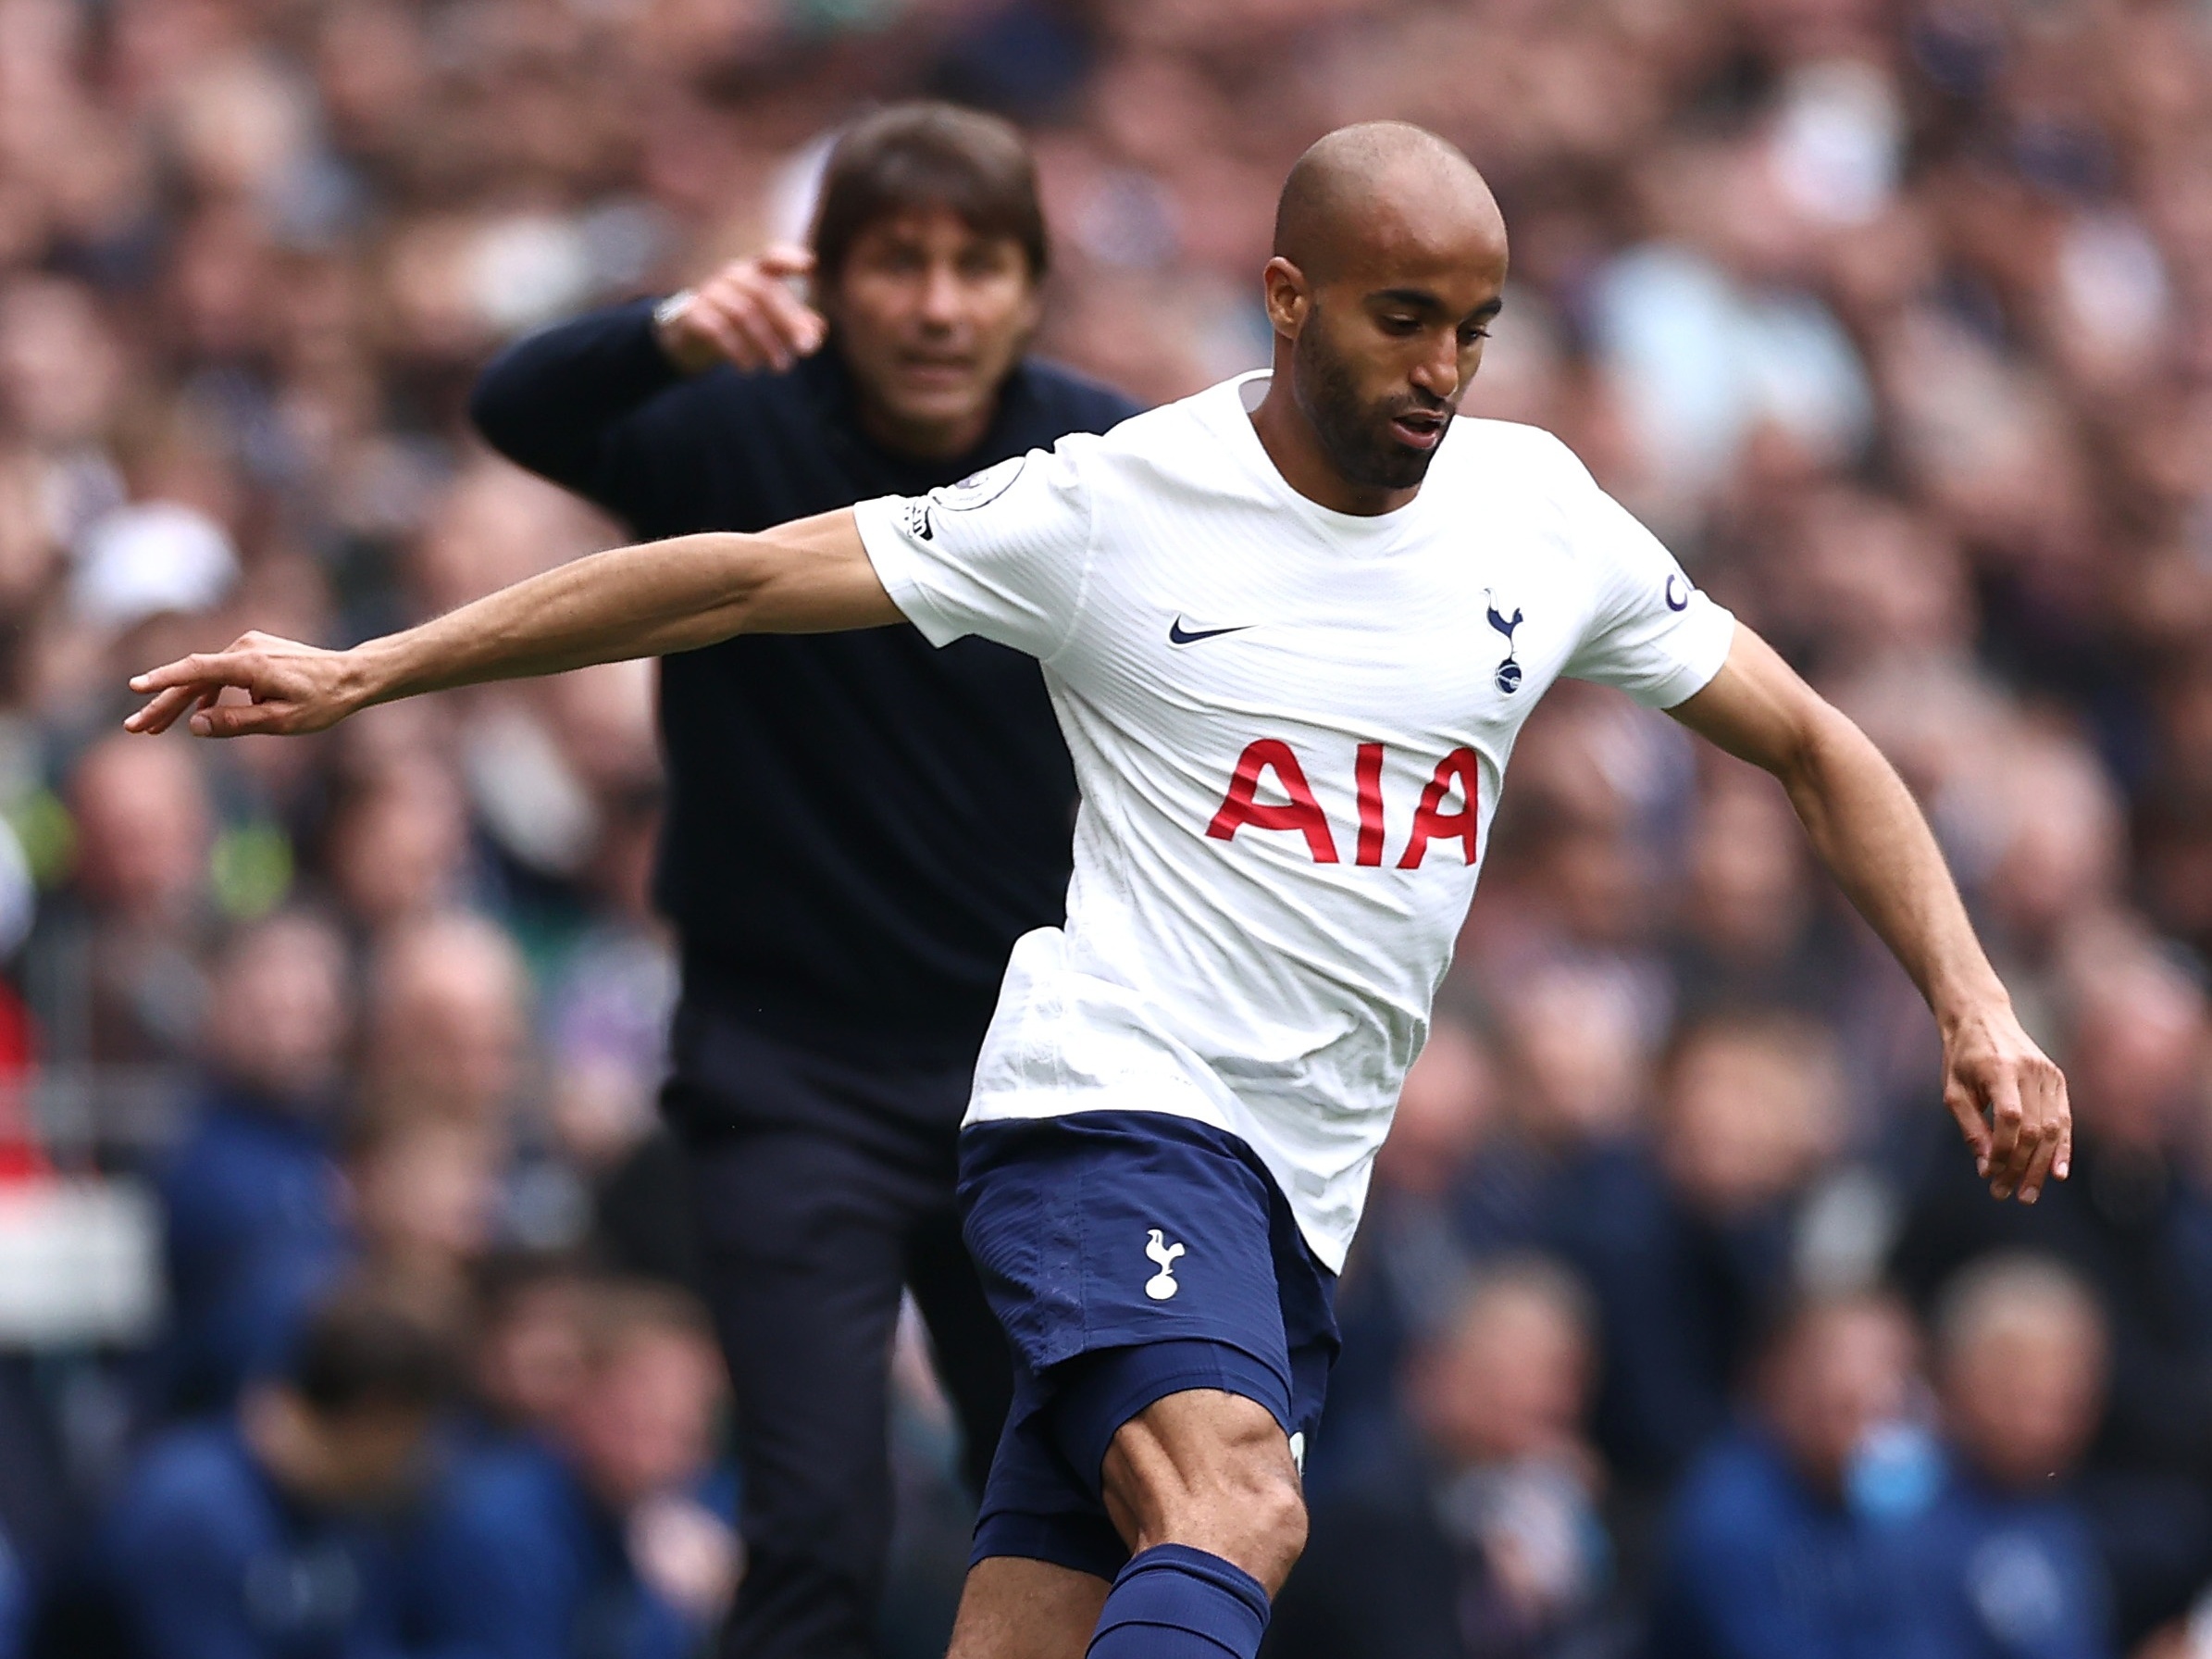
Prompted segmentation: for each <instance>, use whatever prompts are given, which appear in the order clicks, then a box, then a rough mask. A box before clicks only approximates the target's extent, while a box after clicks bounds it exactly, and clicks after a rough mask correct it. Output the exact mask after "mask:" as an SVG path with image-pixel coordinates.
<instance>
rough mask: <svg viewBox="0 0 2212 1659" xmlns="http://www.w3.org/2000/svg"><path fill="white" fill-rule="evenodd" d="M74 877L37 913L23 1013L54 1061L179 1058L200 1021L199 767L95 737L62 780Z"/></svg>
mask: <svg viewBox="0 0 2212 1659" xmlns="http://www.w3.org/2000/svg"><path fill="white" fill-rule="evenodd" d="M69 810H70V817H71V819H72V821H73V824H74V829H75V842H76V845H75V860H76V873H75V877H74V879H73V880H72V882H71V885H70V892H69V896H68V900H67V901H65V902H62V903H57V904H52V905H50V906H48V907H47V908H46V909H45V911H44V912H43V914H42V916H41V917H40V920H39V923H38V928H37V932H36V934H35V936H34V937H33V939H32V941H31V946H30V949H31V969H32V972H31V985H30V990H31V999H32V1010H33V1013H34V1015H35V1016H36V1017H37V1018H38V1020H39V1023H40V1026H41V1029H43V1032H44V1034H45V1039H44V1040H45V1044H46V1048H47V1052H48V1053H49V1054H50V1055H51V1056H52V1057H53V1058H54V1059H55V1060H56V1061H64V1060H68V1061H76V1062H79V1063H85V1062H92V1063H97V1064H102V1065H110V1066H149V1065H158V1064H177V1063H180V1062H183V1061H185V1060H187V1059H189V1058H190V1057H191V1056H192V1055H193V1054H194V1052H195V1051H196V1049H197V1047H198V1044H199V1030H200V1026H201V1022H202V1021H203V1020H204V1019H205V1017H206V1015H207V1008H208V1004H207V985H206V981H205V975H204V973H203V971H202V962H203V959H204V953H205V949H206V946H207V943H208V939H209V932H210V929H212V927H213V924H214V915H213V910H212V906H211V904H210V902H209V895H208V892H207V853H208V842H209V837H210V835H211V833H212V826H211V824H210V822H209V809H208V803H207V791H206V786H205V783H204V782H203V781H202V779H201V776H200V769H199V762H198V761H197V760H196V759H195V758H194V757H193V756H192V755H187V754H185V753H184V752H183V751H182V750H180V749H177V748H173V747H171V746H169V745H168V744H153V743H143V744H135V745H134V744H127V743H124V742H119V741H118V740H117V739H115V738H112V737H110V738H104V739H102V740H101V741H100V742H98V743H96V744H94V745H93V747H92V748H91V749H90V750H88V751H87V752H86V753H85V755H84V756H83V758H82V759H81V760H80V761H79V762H78V763H77V767H76V769H75V771H74V773H73V774H72V775H71V778H70V780H69Z"/></svg>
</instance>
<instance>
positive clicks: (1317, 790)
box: [854, 373, 1734, 1268]
mask: <svg viewBox="0 0 2212 1659" xmlns="http://www.w3.org/2000/svg"><path fill="white" fill-rule="evenodd" d="M1266 389H1267V376H1266V375H1265V374H1263V373H1262V374H1259V375H1250V376H1246V377H1243V378H1241V379H1239V380H1232V381H1229V382H1226V383H1224V384H1223V385H1219V386H1215V387H1213V388H1212V389H1211V390H1209V391H1206V392H1202V393H1199V394H1198V395H1197V396H1195V397H1191V398H1187V399H1186V400H1184V401H1183V402H1181V403H1178V404H1173V405H1169V406H1167V407H1165V408H1162V409H1156V410H1153V411H1152V412H1151V413H1149V414H1146V415H1140V416H1137V418H1134V419H1131V420H1127V421H1125V422H1124V423H1123V424H1122V425H1120V426H1118V427H1116V428H1115V429H1114V430H1112V431H1111V432H1109V433H1107V434H1105V435H1104V436H1103V437H1099V436H1092V435H1089V434H1083V435H1077V436H1071V437H1068V438H1064V439H1063V440H1061V442H1060V443H1059V444H1058V445H1057V446H1055V448H1054V449H1053V450H1052V451H1051V452H1050V453H1049V454H1048V453H1046V452H1044V451H1042V450H1038V451H1032V452H1031V453H1030V454H1029V455H1026V456H1023V457H1020V458H1017V459H1014V460H1010V461H1007V462H1004V463H1001V464H1000V466H998V467H994V468H990V469H988V471H985V472H983V473H979V474H978V475H976V477H975V478H973V479H970V480H966V481H964V482H963V483H960V484H957V485H954V486H952V487H951V488H950V489H945V490H939V491H937V492H935V493H932V494H930V495H927V496H921V497H914V498H912V499H902V498H898V497H889V498H886V499H883V500H878V501H871V502H864V503H862V504H861V505H859V506H858V507H856V508H855V509H854V512H855V514H856V516H857V518H858V519H859V523H860V532H861V537H862V539H863V541H864V543H865V544H866V546H867V550H868V556H869V558H870V559H871V560H872V561H873V562H874V565H875V568H876V574H877V575H878V576H879V577H880V578H881V579H882V580H883V584H884V586H885V588H886V589H888V590H889V592H890V595H891V598H892V600H893V601H894V602H895V603H896V604H897V605H898V606H899V608H900V609H901V611H903V612H904V613H905V614H906V615H907V616H908V617H911V618H912V619H913V622H914V624H915V626H917V627H918V628H920V629H921V630H922V631H923V633H924V634H926V636H928V638H930V639H931V640H932V641H935V642H937V643H938V644H943V643H946V642H949V641H951V640H955V639H958V638H960V637H962V636H963V635H965V634H979V635H981V636H983V637H984V638H986V639H990V640H996V641H999V642H1000V643H1002V644H1006V645H1011V646H1013V647H1014V648H1015V649H1016V650H1019V651H1024V652H1026V653H1028V654H1029V655H1032V656H1034V657H1036V658H1037V659H1038V662H1040V663H1041V664H1042V665H1043V667H1044V674H1045V683H1046V685H1047V687H1048V688H1049V690H1050V693H1051V697H1052V704H1053V707H1054V709H1055V710H1056V712H1057V713H1058V715H1059V718H1060V725H1061V730H1063V732H1064V733H1065V734H1066V737H1067V743H1068V748H1069V751H1070V752H1071V754H1072V755H1074V757H1075V776H1076V779H1077V781H1078V783H1079V784H1080V786H1081V789H1082V794H1083V802H1082V807H1081V810H1080V812H1079V814H1078V816H1077V818H1076V822H1075V876H1074V879H1073V881H1072V882H1071V884H1070V887H1069V890H1068V909H1067V924H1066V926H1065V928H1064V929H1061V928H1046V929H1038V931H1036V932H1033V933H1030V934H1028V935H1026V936H1025V937H1024V938H1023V939H1022V940H1020V941H1019V942H1017V943H1016V944H1015V946H1014V949H1013V959H1012V960H1011V962H1010V963H1009V964H1008V967H1007V971H1006V979H1005V983H1004V985H1003V987H1002V989H1001V990H1000V997H999V1006H998V1012H997V1015H996V1016H995V1017H994V1018H993V1020H992V1022H991V1027H990V1031H989V1034H988V1037H987V1038H986V1039H985V1041H984V1047H983V1053H982V1056H981V1058H980V1060H979V1062H978V1064H977V1067H976V1086H975V1096H974V1100H973V1103H972V1104H971V1105H970V1107H969V1112H968V1121H969V1122H971V1123H975V1122H980V1121H984V1120H988V1119H994V1118H1008V1117H1045V1116H1059V1115H1062V1114H1064V1113H1069V1112H1082V1111H1092V1110H1100V1109H1107V1108H1125V1109H1126V1108H1135V1109H1141V1110H1149V1111H1159V1112H1174V1113H1179V1114H1181V1115H1183V1116H1187V1117H1194V1118H1197V1119H1199V1120H1200V1121H1201V1122H1204V1123H1209V1124H1212V1125H1214V1126H1215V1127H1217V1128H1220V1129H1226V1130H1228V1131H1230V1132H1232V1133H1234V1134H1236V1135H1238V1136H1240V1137H1242V1138H1243V1139H1244V1140H1245V1141H1246V1142H1248V1143H1249V1145H1250V1146H1251V1148H1252V1149H1253V1151H1254V1152H1256V1153H1257V1154H1259V1155H1260V1157H1261V1160H1262V1161H1263V1162H1264V1163H1265V1164H1266V1166H1267V1167H1268V1169H1269V1170H1270V1171H1271V1172H1272V1173H1273V1174H1274V1178H1275V1179H1276V1181H1277V1183H1278V1184H1280V1186H1281V1187H1282V1189H1283V1191H1284V1192H1285V1194H1286V1196H1287V1197H1288V1199H1289V1201H1290V1204H1291V1206H1292V1209H1293V1211H1294V1212H1295V1213H1296V1215H1297V1216H1298V1219H1299V1226H1300V1227H1301V1229H1303V1230H1304V1232H1305V1235H1306V1239H1307V1241H1308V1242H1309V1243H1310V1244H1311V1246H1312V1248H1313V1251H1314V1253H1315V1254H1317V1255H1318V1256H1319V1257H1320V1258H1321V1260H1322V1261H1323V1262H1324V1263H1326V1264H1327V1265H1328V1266H1330V1267H1332V1268H1340V1267H1341V1266H1342V1265H1343V1262H1344V1254H1345V1251H1346V1248H1347V1247H1348V1245H1349V1244H1350V1242H1351V1236H1352V1231H1353V1229H1354V1228H1355V1227H1356V1226H1357V1225H1358V1222H1359V1217H1360V1211H1361V1204H1363V1203H1364V1201H1365V1198H1366V1193H1367V1181H1368V1174H1369V1170H1370V1167H1371V1166H1372V1165H1373V1159H1374V1154H1375V1149H1376V1148H1377V1147H1379V1146H1380V1145H1381V1144H1382V1141H1383V1137H1384V1134H1385V1133H1386V1131H1387V1129H1389V1127H1390V1116H1391V1113H1392V1112H1393V1111H1394V1110H1395V1108H1396V1105H1397V1102H1398V1089H1399V1086H1400V1084H1401V1083H1402V1082H1403V1081H1404V1079H1405V1074H1406V1068H1407V1066H1410V1064H1411V1063H1412V1060H1413V1056H1414V1055H1415V1054H1418V1053H1419V1052H1420V1049H1421V1045H1422V1042H1423V1038H1424V1037H1425V1036H1426V1034H1427V1030H1428V1021H1429V1008H1430V1004H1431V1001H1432V1000H1433V998H1434V997H1435V992H1436V987H1437V985H1438V984H1439V983H1440V982H1441V980H1442V979H1443V978H1444V973H1445V969H1446V968H1447V967H1448V966H1449V964H1450V961H1451V950H1452V943H1453V941H1454V940H1455V938H1456V937H1457V936H1458V933H1459V930H1460V924H1461V922H1462V921H1463V920H1464V918H1465V917H1466V913H1467V904H1468V901H1469V900H1470V899H1471V898H1472V897H1473V893H1474V880H1475V873H1476V870H1477V869H1478V867H1480V865H1481V862H1482V854H1483V849H1484V846H1485V842H1486V840H1487V838H1488V835H1489V832H1490V825H1491V822H1492V820H1493V818H1494V817H1495V815H1496V812H1497V795H1498V787H1499V784H1500V783H1501V781H1502V780H1503V779H1504V776H1505V768H1506V761H1507V759H1508V757H1509V756H1510V755H1511V754H1512V751H1513V739H1514V736H1515V734H1516V733H1518V732H1519V731H1520V730H1521V724H1522V721H1523V720H1525V719H1526V718H1527V717H1528V713H1529V710H1530V709H1531V708H1533V707H1534V706H1535V703H1536V700H1537V699H1538V698H1539V697H1541V696H1542V695H1543V694H1544V692H1545V689H1546V688H1547V687H1548V686H1549V685H1550V684H1551V682H1552V681H1553V680H1556V679H1557V678H1558V677H1559V676H1560V675H1562V674H1569V675H1573V676H1575V677H1577V678H1580V679H1584V680H1600V681H1603V682H1604V683H1606V684H1608V685H1615V686H1619V687H1621V688H1622V690H1624V691H1626V692H1629V693H1630V694H1631V695H1633V696H1634V697H1636V698H1637V699H1639V700H1640V701H1642V702H1645V703H1647V704H1651V705H1657V706H1659V707H1667V706H1671V705H1673V704H1676V703H1679V702H1681V701H1682V700H1683V699H1684V698H1685V697H1687V696H1689V695H1690V694H1691V693H1692V692H1696V691H1697V690H1699V689H1700V688H1701V687H1703V686H1704V685H1705V684H1706V682H1707V681H1708V680H1710V679H1711V678H1712V677H1713V675H1714V674H1716V673H1717V672H1719V670H1720V667H1721V662H1722V660H1723V659H1724V658H1725V657H1726V656H1727V655H1728V649H1729V644H1730V642H1731V640H1732V638H1733V637H1734V620H1733V618H1732V617H1730V616H1729V614H1728V613H1727V612H1726V611H1724V610H1722V609H1721V607H1719V606H1718V605H1714V604H1713V603H1712V602H1711V601H1710V600H1709V599H1708V598H1707V597H1706V596H1705V595H1704V594H1703V593H1701V592H1697V591H1696V589H1695V588H1693V587H1692V586H1691V584H1690V582H1689V580H1688V579H1687V578H1686V577H1684V575H1683V573H1682V570H1681V568H1680V567H1679V566H1678V565H1676V564H1675V562H1674V560H1673V559H1672V558H1671V556H1670V555H1668V553H1667V552H1666V550H1665V549H1664V548H1663V547H1661V546H1660V545H1659V543H1658V542H1657V541H1656V540H1654V539H1653V537H1652V536H1651V535H1650V533H1649V532H1648V531H1647V530H1645V529H1644V528H1643V527H1642V526H1641V525H1639V524H1638V523H1637V522H1636V521H1635V520H1634V518H1631V517H1630V516H1629V515H1628V513H1627V512H1626V511H1624V510H1623V509H1622V507H1621V506H1620V505H1618V504H1617V503H1615V502H1614V501H1613V500H1612V499H1611V498H1610V497H1609V496H1608V495H1606V494H1605V493H1604V492H1602V491H1601V490H1599V489H1598V487H1597V483H1596V482H1595V481H1594V480H1592V479H1591V477H1590V475H1589V473H1588V472H1587V471H1586V470H1584V468H1583V466H1582V464H1581V463H1580V462H1579V461H1577V460H1576V459H1575V457H1574V455H1572V453H1571V452H1570V451H1569V450H1568V449H1567V447H1566V446H1565V445H1564V444H1562V443H1560V441H1559V440H1558V439H1556V438H1554V437H1552V436H1550V435H1549V434H1548V433H1547V432H1543V431H1539V430H1536V429H1535V428H1533V427H1525V426H1515V425H1511V424H1509V423H1506V422H1502V421H1490V420H1472V419H1462V420H1459V421H1455V422H1454V423H1453V424H1452V427H1451V429H1450V431H1449V432H1448V435H1447V437H1446V438H1445V440H1444V442H1443V443H1442V444H1441V446H1440V447H1439V449H1438V451H1437V453H1436V456H1435V460H1434V462H1433V463H1432V464H1431V466H1430V468H1429V473H1428V478H1427V480H1426V482H1425V483H1424V484H1423V486H1422V489H1421V493H1419V494H1418V495H1417V496H1416V497H1415V498H1414V499H1413V500H1412V501H1411V502H1410V503H1409V504H1407V505H1405V506H1403V507H1400V508H1398V510H1397V511H1396V512H1393V513H1387V514H1384V515H1382V516H1380V517H1374V518H1356V517H1351V516H1348V515H1346V514H1343V513H1336V512H1332V511H1330V510H1329V509H1328V508H1326V507H1323V506H1320V505H1316V504H1315V503H1313V502H1311V501H1309V500H1307V499H1306V498H1305V497H1304V496H1302V495H1299V493H1297V492H1296V491H1294V490H1292V489H1291V488H1290V486H1289V485H1288V484H1287V483H1286V482H1285V481H1284V480H1283V477H1282V475H1281V474H1280V473H1279V472H1278V471H1277V470H1276V469H1275V467H1274V463H1273V462H1272V461H1271V460H1269V458H1268V456H1267V453H1266V451H1265V450H1264V449H1263V448H1262V447H1261V443H1260V438H1259V434H1258V433H1257V432H1256V431H1255V430H1253V428H1252V424H1251V420H1250V418H1249V410H1250V409H1252V408H1254V407H1257V406H1258V404H1259V400H1260V398H1261V396H1263V395H1264V393H1265V392H1266Z"/></svg>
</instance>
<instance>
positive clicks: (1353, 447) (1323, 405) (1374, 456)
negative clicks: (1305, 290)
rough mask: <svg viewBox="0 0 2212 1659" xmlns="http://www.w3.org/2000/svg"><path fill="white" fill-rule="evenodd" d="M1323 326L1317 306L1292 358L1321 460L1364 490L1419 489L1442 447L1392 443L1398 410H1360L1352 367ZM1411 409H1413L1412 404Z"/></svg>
mask: <svg viewBox="0 0 2212 1659" xmlns="http://www.w3.org/2000/svg"><path fill="white" fill-rule="evenodd" d="M1320 321H1321V308H1320V306H1314V307H1313V308H1312V309H1311V311H1309V312H1308V313H1307V317H1306V326H1305V327H1304V328H1303V329H1301V330H1300V331H1299V337H1298V343H1297V345H1296V346H1295V347H1294V348H1293V350H1292V352H1291V356H1290V366H1291V370H1290V371H1291V387H1290V390H1291V393H1292V395H1293V397H1294V398H1295V399H1296V401H1297V404H1298V408H1299V413H1300V414H1301V415H1303V416H1305V418H1306V423H1307V425H1309V426H1311V428H1312V429H1313V436H1314V438H1315V439H1316V440H1317V441H1318V442H1319V443H1320V444H1321V452H1322V454H1323V455H1326V456H1327V457H1328V458H1329V465H1331V466H1332V467H1334V468H1336V470H1337V471H1338V472H1339V473H1341V474H1342V475H1343V477H1344V480H1345V481H1346V482H1347V483H1350V484H1356V485H1358V486H1360V487H1361V489H1366V490H1411V489H1416V488H1418V487H1419V485H1420V483H1421V480H1423V479H1424V478H1426V477H1427V476H1428V471H1429V463H1430V462H1431V461H1433V460H1435V458H1436V451H1437V450H1438V449H1441V448H1442V447H1443V444H1442V443H1437V444H1435V445H1434V446H1432V447H1431V448H1428V449H1410V448H1408V447H1407V446H1406V445H1405V444H1403V443H1394V442H1392V440H1391V437H1390V429H1389V423H1390V419H1391V417H1392V416H1393V415H1394V414H1395V413H1396V412H1397V411H1396V409H1395V408H1393V407H1391V406H1390V405H1377V406H1375V407H1372V408H1371V407H1365V406H1362V405H1361V402H1360V393H1359V390H1358V387H1357V385H1356V384H1355V382H1354V380H1353V378H1352V373H1351V368H1350V366H1349V365H1348V364H1347V363H1346V362H1345V360H1344V359H1343V358H1342V357H1341V356H1337V354H1336V352H1335V351H1334V350H1332V349H1331V348H1330V347H1329V345H1328V344H1327V343H1326V332H1327V331H1325V330H1324V329H1323V328H1321V327H1319V326H1318V325H1319V323H1320ZM1407 406H1409V407H1410V406H1413V405H1411V404H1410V402H1409V404H1408V405H1407ZM1427 406H1434V405H1427Z"/></svg>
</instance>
